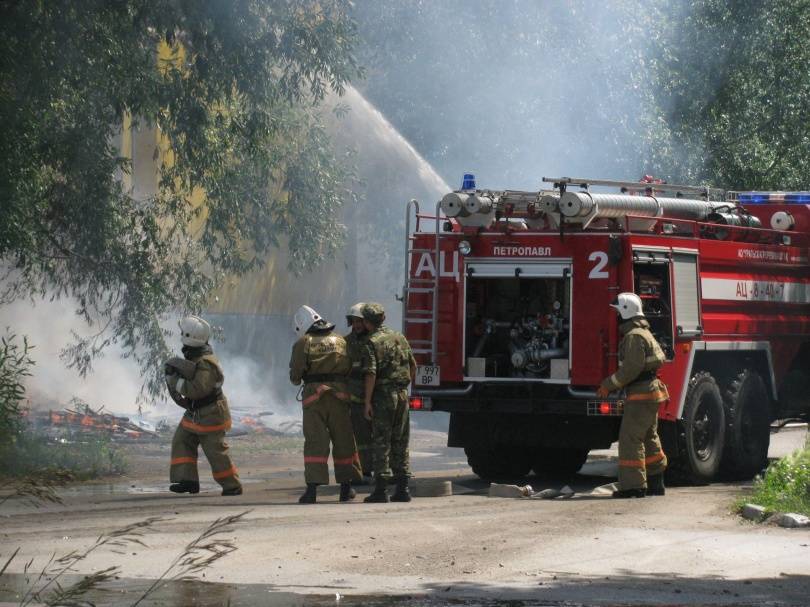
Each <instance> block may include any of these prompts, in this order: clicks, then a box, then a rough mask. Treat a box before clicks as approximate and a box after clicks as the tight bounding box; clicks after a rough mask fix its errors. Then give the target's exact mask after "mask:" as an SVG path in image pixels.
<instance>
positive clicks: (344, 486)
mask: <svg viewBox="0 0 810 607" xmlns="http://www.w3.org/2000/svg"><path fill="white" fill-rule="evenodd" d="M356 497H357V492H356V491H355V490H354V489H352V484H351V483H350V482H349V483H340V501H341V502H350V501H352V500H353V499H354V498H356Z"/></svg>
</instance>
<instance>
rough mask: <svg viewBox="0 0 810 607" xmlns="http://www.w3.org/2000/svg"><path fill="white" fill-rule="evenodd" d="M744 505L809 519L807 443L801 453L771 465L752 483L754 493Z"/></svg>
mask: <svg viewBox="0 0 810 607" xmlns="http://www.w3.org/2000/svg"><path fill="white" fill-rule="evenodd" d="M744 501H745V502H753V503H755V504H758V505H760V506H764V507H765V508H766V509H768V510H769V511H771V512H794V513H798V514H804V515H806V516H810V440H808V442H807V444H806V445H805V447H804V449H800V450H798V451H795V452H794V453H793V454H791V455H789V456H788V457H784V458H782V459H780V460H777V461H775V462H773V463H772V464H771V465H770V466H768V469H767V470H766V471H765V475H764V476H763V477H762V478H758V479H757V480H756V481H755V483H754V493H753V495H752V496H751V497H750V498H745V500H744Z"/></svg>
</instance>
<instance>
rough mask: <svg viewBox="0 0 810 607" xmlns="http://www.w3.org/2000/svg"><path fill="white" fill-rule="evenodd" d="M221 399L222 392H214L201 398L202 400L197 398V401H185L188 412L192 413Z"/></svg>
mask: <svg viewBox="0 0 810 607" xmlns="http://www.w3.org/2000/svg"><path fill="white" fill-rule="evenodd" d="M221 397H222V390H214V391H213V392H211V394H209V395H208V396H203V397H202V398H198V399H197V400H191V399H190V398H188V399H186V402H187V403H188V407H187V408H188V409H189V411H194V410H196V409H202V408H203V407H207V406H208V405H211V404H213V403H215V402H217V401H218V400H219V399H220V398H221Z"/></svg>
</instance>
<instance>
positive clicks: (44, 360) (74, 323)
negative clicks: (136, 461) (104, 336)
mask: <svg viewBox="0 0 810 607" xmlns="http://www.w3.org/2000/svg"><path fill="white" fill-rule="evenodd" d="M77 308H78V305H76V304H74V303H72V302H71V301H70V300H69V299H59V300H54V301H50V300H47V299H40V300H36V301H34V302H31V301H28V300H18V301H15V302H13V303H11V304H8V305H5V306H2V307H0V327H2V329H4V330H5V333H6V334H8V333H9V332H10V333H13V334H15V335H16V336H17V337H18V338H19V339H22V337H23V336H26V337H27V338H28V342H29V344H31V345H32V346H33V349H32V350H31V358H32V359H33V360H34V361H35V363H36V364H35V366H34V368H33V369H32V372H33V376H32V377H30V378H28V380H27V382H26V383H27V385H26V397H27V399H28V401H29V402H30V404H31V406H32V407H35V408H37V407H46V408H59V407H62V406H64V405H66V404H68V403H69V402H70V400H71V399H73V398H77V399H80V400H82V401H84V402H86V403H87V404H89V405H90V406H92V407H93V408H95V409H98V408H101V407H102V406H103V407H104V408H105V409H106V410H107V411H110V412H115V413H133V412H135V411H137V401H138V395H139V394H140V391H141V385H142V380H141V373H140V370H139V369H138V365H137V364H136V363H135V361H134V360H132V359H131V358H124V357H123V355H124V351H123V350H122V349H121V348H120V347H119V346H117V345H115V344H113V345H111V346H110V347H108V348H107V349H105V350H104V352H103V355H102V356H101V357H99V358H97V359H96V360H95V361H94V362H93V371H92V374H90V375H88V376H87V377H85V378H82V377H81V376H80V375H79V373H78V372H77V371H75V370H73V369H69V368H67V366H66V365H65V362H64V361H63V360H62V359H61V358H60V352H61V351H62V350H63V349H64V348H65V346H66V345H68V344H69V343H70V341H71V339H72V337H71V335H72V333H73V332H75V333H76V334H78V335H79V336H81V337H87V336H90V335H93V334H94V333H96V332H98V328H97V327H92V326H88V325H87V324H86V323H84V322H82V321H81V320H80V319H79V318H78V317H77V316H76V309H77Z"/></svg>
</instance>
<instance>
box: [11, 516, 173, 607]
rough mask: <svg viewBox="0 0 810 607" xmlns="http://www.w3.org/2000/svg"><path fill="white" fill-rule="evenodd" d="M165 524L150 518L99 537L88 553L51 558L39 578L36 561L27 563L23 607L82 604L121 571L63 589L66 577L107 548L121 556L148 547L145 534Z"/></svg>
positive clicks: (111, 569) (105, 572)
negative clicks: (124, 550)
mask: <svg viewBox="0 0 810 607" xmlns="http://www.w3.org/2000/svg"><path fill="white" fill-rule="evenodd" d="M162 520H165V519H162V518H159V517H150V518H147V519H144V520H142V521H137V522H135V523H132V524H130V525H127V526H126V527H121V528H120V529H116V530H114V531H111V532H110V533H108V534H106V535H100V536H99V537H98V538H97V539H96V541H95V542H94V543H93V544H92V545H91V546H90V547H89V548H86V549H85V550H81V551H80V550H73V551H71V552H69V553H67V554H65V555H63V556H60V557H59V558H56V555H51V558H50V559H49V560H48V562H47V563H46V564H45V566H44V567H42V569H40V571H39V574H38V575H36V577H33V573H32V571H33V570H32V567H33V564H34V561H33V559H32V560H30V561H28V562H27V563H26V564H25V567H24V568H23V575H24V576H25V582H26V585H27V586H28V589H27V590H26V592H25V594H24V595H23V597H22V599H21V600H20V607H26V606H27V605H30V604H31V603H32V602H34V601H36V602H37V603H44V604H46V605H70V604H79V603H77V602H76V600H77V599H78V598H79V597H81V596H82V595H84V594H86V593H87V592H89V591H90V590H93V589H95V588H97V587H98V586H99V585H100V584H101V583H103V582H106V581H108V580H110V579H112V578H113V577H114V576H116V575H118V574H119V573H120V571H121V568H120V567H118V566H113V567H108V568H107V569H104V570H102V571H98V572H96V573H94V574H91V575H88V576H85V577H84V578H82V579H81V580H79V581H78V582H76V583H74V584H71V585H70V586H67V587H63V586H62V585H61V583H60V579H61V578H62V577H63V576H64V575H65V574H67V573H73V572H75V569H74V567H75V566H76V565H77V564H79V563H80V562H81V561H83V560H84V559H86V558H87V557H88V556H89V555H90V554H92V553H93V552H95V551H96V550H98V549H99V548H103V547H108V548H111V549H113V552H120V551H121V549H122V548H125V547H127V546H129V545H132V544H137V545H139V546H144V547H146V544H144V542H143V540H142V539H141V538H142V537H143V534H144V532H145V531H147V530H151V528H152V526H153V525H154V524H155V523H157V522H159V521H162ZM14 556H16V552H15V554H14V555H12V559H13V558H14ZM10 562H11V559H9V562H8V563H6V568H7V567H8V564H9V563H10ZM4 569H5V568H4ZM29 576H31V577H29ZM85 604H86V602H85Z"/></svg>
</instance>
